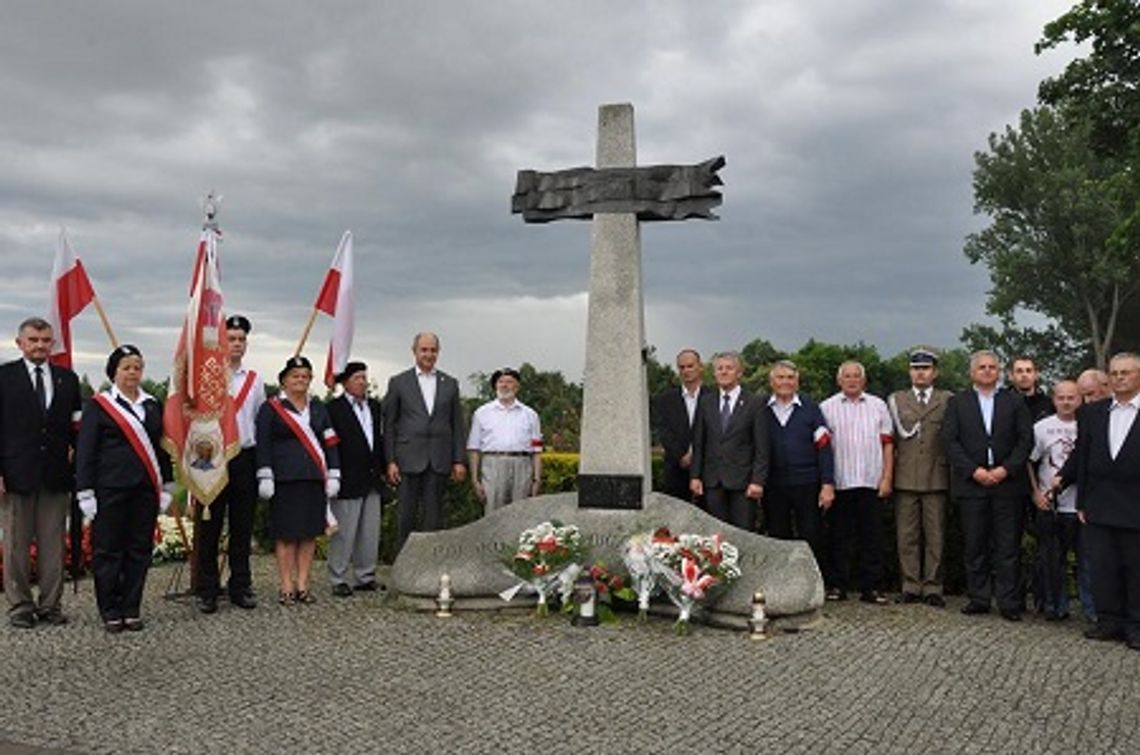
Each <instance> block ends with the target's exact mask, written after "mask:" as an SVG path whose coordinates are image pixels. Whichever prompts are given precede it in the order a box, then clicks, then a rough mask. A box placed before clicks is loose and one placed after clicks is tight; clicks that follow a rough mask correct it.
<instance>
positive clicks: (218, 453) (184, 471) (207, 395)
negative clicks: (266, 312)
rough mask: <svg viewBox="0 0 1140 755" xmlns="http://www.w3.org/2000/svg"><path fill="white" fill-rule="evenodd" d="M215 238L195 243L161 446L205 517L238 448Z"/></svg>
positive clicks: (209, 232) (206, 234)
mask: <svg viewBox="0 0 1140 755" xmlns="http://www.w3.org/2000/svg"><path fill="white" fill-rule="evenodd" d="M217 236H218V234H217V232H216V231H215V230H213V229H212V228H206V229H205V230H203V231H202V238H201V240H200V241H199V242H198V254H197V257H196V258H195V260H194V272H193V276H192V278H191V279H190V302H189V304H188V306H187V308H186V319H185V321H184V322H183V324H182V333H181V335H180V336H179V337H178V348H177V349H176V350H175V352H174V369H173V371H172V373H171V376H170V392H169V394H168V395H167V399H166V405H165V407H164V409H163V434H164V436H165V437H164V438H163V441H162V443H163V446H164V447H165V448H166V449H167V450H168V451H169V452H170V456H171V458H172V459H173V460H174V462H175V465H176V467H177V469H178V476H179V479H181V480H182V483H183V484H184V485H185V486H186V488H187V489H188V490H189V492H190V495H192V496H193V497H194V499H195V500H196V501H198V502H199V503H201V504H203V505H205V506H206V507H207V508H206V509H204V512H203V518H205V519H208V518H209V508H208V506H209V504H210V503H212V502H213V501H214V499H215V498H217V497H218V494H219V493H221V491H222V489H223V488H224V487H225V486H226V483H227V482H228V481H229V474H228V473H227V470H226V462H228V461H229V460H230V459H232V458H233V457H234V456H237V454H238V452H239V451H241V445H240V439H239V437H238V429H237V421H236V419H235V417H234V402H233V398H232V397H231V396H230V392H229V385H230V376H229V370H228V358H227V353H226V352H227V341H226V321H225V316H224V315H223V314H222V287H221V282H220V281H221V276H220V273H219V270H218V250H217Z"/></svg>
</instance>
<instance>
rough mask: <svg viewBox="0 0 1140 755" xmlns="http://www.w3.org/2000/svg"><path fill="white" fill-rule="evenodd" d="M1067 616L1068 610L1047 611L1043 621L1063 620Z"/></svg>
mask: <svg viewBox="0 0 1140 755" xmlns="http://www.w3.org/2000/svg"><path fill="white" fill-rule="evenodd" d="M1067 618H1069V612H1068V611H1066V612H1064V613H1057V612H1056V611H1049V613H1047V614H1045V621H1064V620H1065V619H1067Z"/></svg>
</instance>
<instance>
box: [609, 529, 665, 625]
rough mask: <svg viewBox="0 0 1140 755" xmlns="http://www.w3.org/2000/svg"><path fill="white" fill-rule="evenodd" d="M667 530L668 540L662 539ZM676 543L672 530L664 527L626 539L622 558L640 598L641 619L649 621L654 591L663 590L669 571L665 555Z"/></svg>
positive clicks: (639, 615)
mask: <svg viewBox="0 0 1140 755" xmlns="http://www.w3.org/2000/svg"><path fill="white" fill-rule="evenodd" d="M662 532H664V533H665V536H666V540H667V542H665V543H662V541H661V540H660V539H659V536H660V534H661V533H662ZM673 542H675V540H674V539H673V537H672V535H669V530H667V529H665V528H661V529H659V530H657V531H656V532H653V533H649V532H639V533H637V534H636V535H633V536H632V537H630V538H629V539H628V540H626V541H625V545H624V546H623V547H622V552H621V558H622V561H623V562H624V563H625V568H626V569H627V570H628V571H629V581H630V586H631V588H632V591H633V593H634V595H635V597H636V599H637V618H638V620H640V621H645V620H646V619H647V618H648V616H649V601H650V599H651V598H652V597H653V595H654V594H656V593H659V592H661V583H662V578H663V576H664V575H665V573H666V572H667V571H668V567H666V566H665V563H664V560H663V556H664V554H665V552H666V551H668V550H669V549H670V548H671V545H672V543H673Z"/></svg>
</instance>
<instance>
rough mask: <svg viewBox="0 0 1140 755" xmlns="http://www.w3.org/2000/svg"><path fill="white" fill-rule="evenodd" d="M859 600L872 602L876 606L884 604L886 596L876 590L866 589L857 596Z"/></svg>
mask: <svg viewBox="0 0 1140 755" xmlns="http://www.w3.org/2000/svg"><path fill="white" fill-rule="evenodd" d="M859 600H861V601H862V602H864V603H874V604H875V605H877V606H885V605H886V604H887V596H886V595H883V594H882V593H881V592H879V591H878V590H868V591H867V592H865V593H863V594H862V595H860V596H859Z"/></svg>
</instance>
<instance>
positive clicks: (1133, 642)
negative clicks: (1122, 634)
mask: <svg viewBox="0 0 1140 755" xmlns="http://www.w3.org/2000/svg"><path fill="white" fill-rule="evenodd" d="M1124 644H1125V645H1127V646H1128V649H1129V650H1140V637H1129V638H1128V639H1127V640H1125V641H1124Z"/></svg>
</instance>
